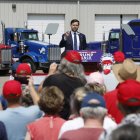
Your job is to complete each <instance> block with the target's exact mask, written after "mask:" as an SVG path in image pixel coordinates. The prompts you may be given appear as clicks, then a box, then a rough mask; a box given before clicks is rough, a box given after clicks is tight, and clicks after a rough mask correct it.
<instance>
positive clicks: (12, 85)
mask: <svg viewBox="0 0 140 140" xmlns="http://www.w3.org/2000/svg"><path fill="white" fill-rule="evenodd" d="M21 95H22V87H21V83H20V82H18V81H16V80H9V81H6V82H5V83H4V85H3V96H4V98H5V99H6V100H7V102H8V108H7V109H6V110H2V111H0V121H2V122H3V123H4V125H5V127H6V131H7V135H8V139H9V140H20V139H21V140H23V139H24V137H25V135H26V131H27V129H26V125H27V124H28V123H30V122H32V121H34V120H36V119H37V118H40V117H41V116H42V112H41V111H40V109H39V107H38V106H37V105H34V106H31V107H24V106H22V105H21V104H20V97H21ZM31 95H32V97H33V99H36V100H37V98H36V95H34V93H31ZM36 100H34V101H35V103H36V102H37V101H36Z"/></svg>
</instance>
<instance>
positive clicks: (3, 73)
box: [0, 70, 9, 75]
mask: <svg viewBox="0 0 140 140" xmlns="http://www.w3.org/2000/svg"><path fill="white" fill-rule="evenodd" d="M8 73H9V70H0V75H7V74H8Z"/></svg>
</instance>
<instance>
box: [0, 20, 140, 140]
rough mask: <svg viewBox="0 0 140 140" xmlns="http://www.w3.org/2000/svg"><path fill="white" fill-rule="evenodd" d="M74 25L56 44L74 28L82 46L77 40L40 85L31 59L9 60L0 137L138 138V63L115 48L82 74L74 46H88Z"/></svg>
mask: <svg viewBox="0 0 140 140" xmlns="http://www.w3.org/2000/svg"><path fill="white" fill-rule="evenodd" d="M78 27H79V21H78V20H72V21H71V29H72V31H71V32H67V33H65V34H64V35H63V36H62V40H61V42H60V45H61V46H62V47H63V46H65V47H66V46H67V45H68V46H69V45H70V44H69V43H70V40H71V39H72V38H73V39H74V38H75V34H74V32H76V36H77V38H78V36H79V37H81V38H82V39H83V42H82V44H83V45H81V42H80V41H81V39H80V38H79V39H76V46H74V45H75V42H73V44H71V46H69V47H71V48H70V51H65V53H64V54H63V56H62V59H61V61H60V64H59V65H58V64H56V63H52V64H51V65H50V69H49V73H48V75H47V76H46V78H45V80H43V81H42V82H41V83H40V85H39V86H38V87H35V86H34V81H33V78H32V70H31V67H30V65H29V64H27V63H15V64H13V66H12V73H11V76H10V79H9V80H8V81H6V82H5V83H4V85H3V91H2V95H1V97H0V101H1V102H0V104H1V110H0V140H122V139H123V140H128V139H129V140H139V139H140V135H139V131H140V66H139V65H137V64H135V63H134V61H133V60H131V59H128V58H127V59H126V58H125V56H124V54H123V53H122V52H120V51H117V52H115V53H114V54H109V53H105V54H103V56H102V57H101V62H100V68H99V69H98V70H97V71H94V72H92V73H90V74H89V75H88V76H87V75H85V71H84V67H83V65H82V59H81V56H80V54H79V53H78V52H77V51H76V50H77V49H74V48H75V47H78V49H80V47H81V48H82V49H85V47H86V46H85V44H86V38H85V35H83V34H82V33H79V32H77V30H78ZM72 46H73V47H74V48H72ZM66 50H69V48H66Z"/></svg>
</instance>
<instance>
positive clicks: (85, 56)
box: [78, 50, 103, 73]
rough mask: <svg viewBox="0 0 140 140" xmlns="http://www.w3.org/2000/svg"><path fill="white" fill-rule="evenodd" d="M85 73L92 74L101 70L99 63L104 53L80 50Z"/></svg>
mask: <svg viewBox="0 0 140 140" xmlns="http://www.w3.org/2000/svg"><path fill="white" fill-rule="evenodd" d="M78 52H79V53H80V55H81V57H82V64H83V66H84V69H85V72H87V73H91V72H94V71H97V70H98V69H99V63H100V59H101V56H102V54H103V52H102V51H101V50H79V51H78Z"/></svg>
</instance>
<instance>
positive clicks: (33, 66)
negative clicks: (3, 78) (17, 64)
mask: <svg viewBox="0 0 140 140" xmlns="http://www.w3.org/2000/svg"><path fill="white" fill-rule="evenodd" d="M22 63H29V64H30V65H31V69H32V73H35V72H36V64H35V63H34V62H33V61H32V60H31V59H29V58H26V59H23V60H22Z"/></svg>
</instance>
